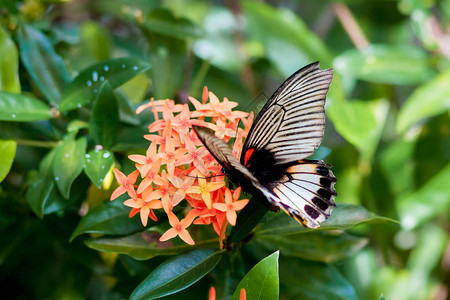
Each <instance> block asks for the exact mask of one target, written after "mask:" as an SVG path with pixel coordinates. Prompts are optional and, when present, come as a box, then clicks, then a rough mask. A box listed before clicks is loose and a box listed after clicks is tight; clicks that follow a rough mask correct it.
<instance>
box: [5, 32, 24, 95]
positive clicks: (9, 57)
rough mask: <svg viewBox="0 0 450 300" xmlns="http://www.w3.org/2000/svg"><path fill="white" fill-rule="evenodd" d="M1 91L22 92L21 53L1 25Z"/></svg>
mask: <svg viewBox="0 0 450 300" xmlns="http://www.w3.org/2000/svg"><path fill="white" fill-rule="evenodd" d="M0 66H1V68H0V91H5V92H11V93H20V90H21V88H20V80H19V54H18V51H17V47H16V45H15V44H14V42H13V41H12V39H11V38H10V37H9V35H8V33H7V32H6V30H5V29H4V28H3V27H2V26H0Z"/></svg>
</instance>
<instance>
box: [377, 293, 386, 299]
mask: <svg viewBox="0 0 450 300" xmlns="http://www.w3.org/2000/svg"><path fill="white" fill-rule="evenodd" d="M378 300H386V298H385V297H384V294H381V295H380V297H379V298H378Z"/></svg>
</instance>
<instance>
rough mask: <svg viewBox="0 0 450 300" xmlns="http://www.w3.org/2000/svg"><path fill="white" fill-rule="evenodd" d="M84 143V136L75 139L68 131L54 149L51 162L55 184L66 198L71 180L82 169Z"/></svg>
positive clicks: (84, 151)
mask: <svg viewBox="0 0 450 300" xmlns="http://www.w3.org/2000/svg"><path fill="white" fill-rule="evenodd" d="M86 145H87V141H86V138H85V137H81V138H79V139H78V140H75V134H74V133H69V134H67V135H66V137H65V138H64V140H63V143H62V144H61V145H60V146H58V148H57V149H56V153H55V157H54V160H53V162H52V169H53V176H54V179H55V182H56V186H57V187H58V189H59V191H60V192H61V194H62V195H63V196H64V198H66V199H68V198H69V194H70V187H71V186H72V183H73V181H74V180H75V179H76V178H77V177H78V175H80V173H81V171H83V165H84V154H85V153H86Z"/></svg>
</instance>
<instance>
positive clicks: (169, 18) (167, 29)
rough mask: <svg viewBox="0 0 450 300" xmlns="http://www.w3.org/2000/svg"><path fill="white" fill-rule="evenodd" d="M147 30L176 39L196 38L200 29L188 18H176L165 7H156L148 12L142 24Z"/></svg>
mask: <svg viewBox="0 0 450 300" xmlns="http://www.w3.org/2000/svg"><path fill="white" fill-rule="evenodd" d="M142 26H143V27H144V28H145V29H147V30H148V31H151V32H155V33H158V34H162V35H167V36H170V37H173V38H178V39H187V38H196V37H199V36H200V34H201V30H200V29H199V28H198V27H197V26H196V25H195V24H194V23H192V22H191V21H190V20H188V19H185V18H176V17H174V15H173V14H172V13H171V12H170V11H169V10H166V9H157V10H154V11H153V12H152V13H151V14H149V15H148V16H147V17H146V18H145V19H144V22H143V24H142Z"/></svg>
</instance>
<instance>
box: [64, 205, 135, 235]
mask: <svg viewBox="0 0 450 300" xmlns="http://www.w3.org/2000/svg"><path fill="white" fill-rule="evenodd" d="M120 199H121V198H118V199H116V200H115V201H106V202H104V203H102V204H100V205H99V206H97V207H95V208H93V209H92V210H90V211H89V213H88V214H87V215H85V216H84V217H83V218H81V221H80V223H79V224H78V226H77V228H75V231H74V232H73V233H72V236H71V237H70V240H73V239H74V238H76V237H77V236H79V235H80V234H83V233H102V234H111V235H123V234H130V233H132V232H136V231H138V230H140V229H142V224H141V222H140V221H139V220H138V218H134V219H130V218H129V217H128V215H129V213H130V208H129V207H126V206H125V205H123V203H122V202H121V201H120Z"/></svg>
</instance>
